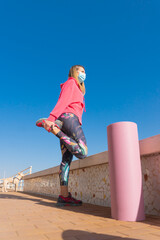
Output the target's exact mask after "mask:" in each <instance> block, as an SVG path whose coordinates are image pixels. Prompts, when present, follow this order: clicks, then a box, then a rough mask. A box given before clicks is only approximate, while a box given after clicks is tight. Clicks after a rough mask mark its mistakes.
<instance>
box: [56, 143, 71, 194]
mask: <svg viewBox="0 0 160 240" xmlns="http://www.w3.org/2000/svg"><path fill="white" fill-rule="evenodd" d="M60 147H61V152H62V162H61V164H60V170H59V179H60V188H61V195H62V196H63V197H68V195H69V193H68V180H69V169H70V164H71V162H72V159H73V154H72V153H71V152H70V151H69V150H68V149H67V148H66V146H65V145H64V144H63V143H62V141H61V140H60Z"/></svg>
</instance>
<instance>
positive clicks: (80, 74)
mask: <svg viewBox="0 0 160 240" xmlns="http://www.w3.org/2000/svg"><path fill="white" fill-rule="evenodd" d="M85 79H86V74H85V73H83V72H79V75H78V80H79V82H80V83H82V82H84V80H85Z"/></svg>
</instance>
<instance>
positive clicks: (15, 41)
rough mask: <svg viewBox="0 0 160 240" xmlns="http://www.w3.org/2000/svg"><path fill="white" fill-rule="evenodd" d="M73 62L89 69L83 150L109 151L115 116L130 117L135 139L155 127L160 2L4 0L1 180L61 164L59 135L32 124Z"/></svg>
mask: <svg viewBox="0 0 160 240" xmlns="http://www.w3.org/2000/svg"><path fill="white" fill-rule="evenodd" d="M75 64H82V65H84V66H85V68H86V73H87V78H86V82H85V83H86V96H85V100H86V113H84V114H83V130H84V132H85V135H86V139H87V143H88V148H89V155H93V154H96V153H99V152H103V151H106V150H107V132H106V127H107V126H108V125H109V124H111V123H114V122H119V121H133V122H136V123H137V125H138V131H139V139H144V138H147V137H150V136H153V135H157V134H159V133H160V130H159V128H160V127H159V126H160V124H159V123H160V1H159V0H154V1H151V0H122V1H119V0H112V1H107V0H99V1H97V0H92V1H91V0H85V1H84V0H81V1H75V0H68V1H66V0H61V1H58V0H55V1H54V0H52V1H51V0H50V1H49V0H48V1H42V0H32V1H31V0H28V1H20V0H19V1H16V0H15V1H11V0H10V1H9V0H8V1H7V0H6V1H4V0H3V1H1V3H0V83H1V84H0V117H1V124H0V178H1V177H3V173H4V171H5V173H6V176H11V175H13V174H15V173H16V172H17V171H19V170H21V169H24V168H26V167H28V166H30V165H32V166H33V172H36V171H40V170H43V169H46V168H50V167H53V166H57V165H59V164H60V161H61V152H60V148H59V139H58V138H56V137H55V136H54V135H52V134H49V133H47V132H46V131H45V130H44V129H40V128H37V127H36V126H35V122H36V120H37V119H39V118H40V117H48V116H49V113H50V111H51V110H52V109H53V107H54V106H55V104H56V102H57V99H58V96H59V93H60V83H62V82H65V81H66V80H67V75H68V71H69V69H70V67H71V66H72V65H75ZM74 159H75V158H74Z"/></svg>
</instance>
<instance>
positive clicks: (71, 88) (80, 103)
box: [36, 65, 88, 206]
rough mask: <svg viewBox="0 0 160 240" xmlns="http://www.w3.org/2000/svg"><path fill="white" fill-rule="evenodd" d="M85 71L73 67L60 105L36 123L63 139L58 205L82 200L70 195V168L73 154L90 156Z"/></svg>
mask: <svg viewBox="0 0 160 240" xmlns="http://www.w3.org/2000/svg"><path fill="white" fill-rule="evenodd" d="M85 78H86V74H85V69H84V67H83V66H81V65H75V66H73V67H71V69H70V71H69V75H68V80H67V81H66V82H65V83H63V84H61V93H60V96H59V99H58V102H57V104H56V106H55V107H54V109H53V110H52V112H51V113H50V116H49V117H48V118H47V119H45V118H41V119H39V120H38V121H37V122H36V125H37V126H39V127H44V128H45V129H46V130H47V131H49V132H52V133H53V134H54V135H55V136H56V137H58V138H59V139H60V146H61V152H62V162H61V164H60V171H59V178H60V190H61V194H60V195H59V197H58V201H57V205H58V206H66V205H74V206H76V205H81V204H82V201H80V200H77V199H75V198H73V197H72V195H71V193H70V192H68V180H69V169H70V165H71V162H72V159H73V155H74V156H76V157H77V158H81V159H82V158H85V157H86V156H87V152H88V149H87V145H86V139H85V136H84V133H83V130H82V127H81V125H82V113H83V110H85V102H84V95H85V85H84V80H85Z"/></svg>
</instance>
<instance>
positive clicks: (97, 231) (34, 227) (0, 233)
mask: <svg viewBox="0 0 160 240" xmlns="http://www.w3.org/2000/svg"><path fill="white" fill-rule="evenodd" d="M55 203H56V200H53V199H51V198H50V199H49V198H45V197H40V196H33V195H29V194H24V193H20V192H18V193H14V192H8V193H0V240H59V239H62V240H108V239H112V240H118V239H119V240H122V239H126V240H133V239H134V240H140V239H144V240H160V218H158V217H151V216H147V218H146V220H145V221H143V222H123V221H116V220H113V219H111V217H110V208H106V207H100V206H94V205H90V204H83V205H82V206H81V207H63V208H57V207H56V205H55Z"/></svg>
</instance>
